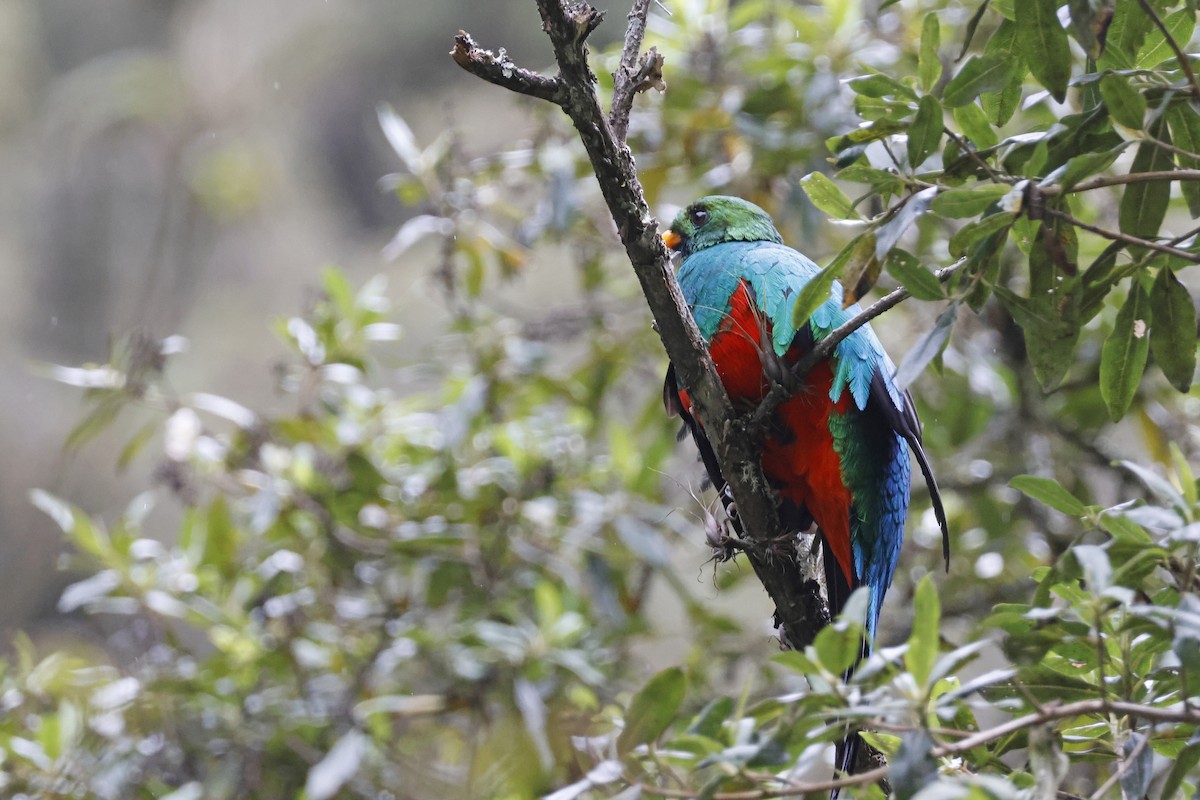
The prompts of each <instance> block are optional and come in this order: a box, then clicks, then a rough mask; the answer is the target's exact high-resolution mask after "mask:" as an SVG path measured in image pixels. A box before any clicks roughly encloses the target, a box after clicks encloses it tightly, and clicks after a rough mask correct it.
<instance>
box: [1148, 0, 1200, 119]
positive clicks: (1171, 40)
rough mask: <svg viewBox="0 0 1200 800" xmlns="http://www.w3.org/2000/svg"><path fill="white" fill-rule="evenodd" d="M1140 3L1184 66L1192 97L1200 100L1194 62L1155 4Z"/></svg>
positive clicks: (1176, 58) (1181, 65) (1199, 87)
mask: <svg viewBox="0 0 1200 800" xmlns="http://www.w3.org/2000/svg"><path fill="white" fill-rule="evenodd" d="M1138 5H1140V6H1141V7H1142V10H1143V11H1145V12H1146V13H1147V14H1149V15H1150V19H1151V20H1153V21H1154V25H1155V26H1156V27H1157V28H1158V30H1159V31H1160V32H1161V33H1162V35H1163V38H1165V39H1166V40H1167V46H1168V47H1170V48H1171V52H1173V53H1174V54H1175V60H1176V61H1178V62H1179V66H1180V67H1182V68H1183V74H1184V75H1187V79H1188V83H1190V84H1191V85H1192V97H1194V98H1195V99H1196V100H1200V83H1197V82H1196V73H1194V72H1192V62H1191V60H1190V59H1189V58H1188V56H1187V53H1185V52H1183V50H1182V48H1180V47H1179V42H1177V41H1175V37H1174V36H1172V35H1171V32H1170V31H1169V30H1167V26H1166V25H1165V24H1164V23H1163V21H1162V18H1161V17H1160V16H1158V12H1157V11H1155V10H1154V6H1152V5H1150V3H1149V2H1147V0H1138Z"/></svg>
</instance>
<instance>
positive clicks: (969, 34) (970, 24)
mask: <svg viewBox="0 0 1200 800" xmlns="http://www.w3.org/2000/svg"><path fill="white" fill-rule="evenodd" d="M990 2H991V0H983V2H982V3H980V4H979V6H978V7H977V8H976V9H975V11H974V12H972V14H971V18H970V19H969V20H967V30H966V31H965V34H964V36H963V45H962V50H960V51H959V53H958V58H956V59H954V60H955V61H961V60H962V57H963V56H965V55H966V54H967V50H969V49H971V40H972V39H974V38H975V31H976V30H977V29H978V28H979V22H980V21H981V20H982V19H983V15H984V14H985V13H986V12H987V9H988V5H989V3H990Z"/></svg>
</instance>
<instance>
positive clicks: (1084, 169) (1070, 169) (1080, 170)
mask: <svg viewBox="0 0 1200 800" xmlns="http://www.w3.org/2000/svg"><path fill="white" fill-rule="evenodd" d="M1127 144H1128V143H1125V142H1123V143H1121V144H1119V145H1117V146H1116V147H1111V148H1109V149H1108V150H1105V151H1102V152H1099V153H1082V154H1080V155H1077V156H1074V157H1073V158H1071V159H1070V160H1069V161H1067V163H1066V165H1065V167H1064V168H1063V170H1062V172H1061V173H1059V174H1058V175H1057V180H1056V181H1050V176H1048V177H1047V178H1046V180H1045V181H1042V182H1041V183H1040V184H1039V186H1040V187H1041V188H1043V189H1044V188H1045V187H1046V186H1049V185H1051V184H1052V183H1057V184H1058V185H1059V186H1061V187H1062V189H1063V191H1066V190H1068V189H1071V188H1074V186H1075V184H1077V183H1079V182H1080V181H1082V180H1083V179H1085V178H1090V177H1092V176H1093V175H1098V174H1100V173H1101V172H1103V171H1104V170H1106V169H1108V168H1109V167H1110V166H1112V163H1113V162H1114V161H1116V160H1117V158H1118V157H1119V156H1120V155H1121V153H1123V152H1125V147H1126V145H1127ZM1056 172H1057V170H1056Z"/></svg>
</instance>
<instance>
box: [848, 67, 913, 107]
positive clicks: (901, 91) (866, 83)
mask: <svg viewBox="0 0 1200 800" xmlns="http://www.w3.org/2000/svg"><path fill="white" fill-rule="evenodd" d="M849 83H850V88H851V89H853V90H854V93H855V94H860V95H863V96H864V97H904V98H908V99H909V100H916V99H917V93H916V92H914V91H913V90H912V89H910V88H909V87H907V86H905V85H904V84H903V83H901V82H900V81H898V80H896V79H895V78H893V77H892V76H890V75H884V74H882V73H875V74H874V75H863V76H861V77H858V78H853V79H851V80H850V82H849Z"/></svg>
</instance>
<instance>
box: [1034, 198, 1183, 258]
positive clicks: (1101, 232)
mask: <svg viewBox="0 0 1200 800" xmlns="http://www.w3.org/2000/svg"><path fill="white" fill-rule="evenodd" d="M1042 212H1043V213H1045V214H1047V215H1049V216H1051V217H1058V218H1059V219H1061V220H1065V221H1067V222H1069V223H1071V224H1072V225H1074V226H1075V227H1077V228H1083V229H1084V230H1085V231H1091V232H1092V233H1094V234H1096V235H1097V236H1103V237H1104V238H1105V239H1110V240H1112V241H1114V242H1124V243H1125V244H1129V245H1133V246H1135V247H1145V248H1148V249H1150V250H1157V251H1158V252H1160V253H1166V254H1167V255H1169V256H1176V257H1178V258H1182V259H1183V260H1184V261H1189V262H1191V263H1192V264H1200V255H1197V254H1196V253H1191V252H1188V251H1187V250H1180V249H1179V248H1178V247H1172V246H1171V245H1167V244H1159V243H1158V242H1152V241H1150V240H1149V239H1139V238H1138V237H1136V236H1130V235H1129V234H1127V233H1121V232H1120V231H1110V230H1108V229H1107V228H1101V227H1099V226H1097V225H1089V224H1088V223H1086V222H1084V221H1083V220H1081V219H1076V218H1075V217H1073V216H1071V215H1070V214H1068V213H1066V212H1065V211H1059V210H1058V209H1056V208H1049V207H1047V208H1044V209H1042Z"/></svg>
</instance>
